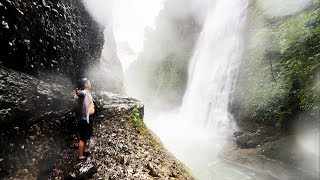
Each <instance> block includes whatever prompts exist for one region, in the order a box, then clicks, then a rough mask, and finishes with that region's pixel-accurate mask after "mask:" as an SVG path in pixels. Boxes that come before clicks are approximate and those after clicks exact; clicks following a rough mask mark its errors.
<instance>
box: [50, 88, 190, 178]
mask: <svg viewBox="0 0 320 180" xmlns="http://www.w3.org/2000/svg"><path fill="white" fill-rule="evenodd" d="M95 96H96V99H98V100H99V106H100V108H101V109H100V111H101V112H100V113H99V117H97V119H96V121H95V124H94V135H93V137H92V138H91V139H90V141H89V143H88V144H89V147H88V151H89V152H90V157H89V158H88V159H87V160H86V161H84V162H79V161H78V160H77V150H76V149H77V148H76V142H75V143H74V146H73V148H67V149H66V150H65V151H64V152H63V153H62V157H63V158H61V159H59V160H58V161H57V163H56V164H55V167H54V169H53V171H52V173H51V174H50V177H51V178H55V179H57V178H58V179H59V178H70V179H86V178H90V177H92V178H94V179H193V177H192V176H191V175H190V173H189V172H188V171H187V169H186V167H185V166H183V165H182V164H181V163H180V162H178V161H177V160H176V159H175V158H174V157H173V156H172V155H170V154H169V153H168V152H167V151H166V150H165V149H164V148H163V146H162V144H161V143H160V142H159V141H158V140H157V138H156V137H155V136H154V135H152V134H151V133H150V132H149V130H148V129H147V128H146V127H145V125H144V123H143V121H142V119H143V104H141V103H140V102H139V101H137V100H135V99H132V98H130V97H125V96H120V95H116V94H111V93H107V92H102V93H99V94H96V95H95ZM66 167H67V168H66Z"/></svg>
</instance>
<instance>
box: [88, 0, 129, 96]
mask: <svg viewBox="0 0 320 180" xmlns="http://www.w3.org/2000/svg"><path fill="white" fill-rule="evenodd" d="M83 3H84V5H85V7H86V9H87V11H88V12H89V13H90V15H91V16H92V18H93V19H94V20H95V21H96V22H98V24H100V25H101V26H102V28H104V30H103V35H104V45H103V49H102V52H101V57H100V61H99V63H97V64H94V65H91V66H90V69H89V70H88V73H87V74H86V76H87V77H89V79H90V80H91V81H92V86H93V89H95V90H107V91H111V92H114V93H123V88H124V87H123V70H122V66H121V63H120V60H119V58H118V55H117V49H116V43H115V39H114V33H113V17H112V8H113V5H114V1H113V0H84V1H83ZM93 43H94V42H93Z"/></svg>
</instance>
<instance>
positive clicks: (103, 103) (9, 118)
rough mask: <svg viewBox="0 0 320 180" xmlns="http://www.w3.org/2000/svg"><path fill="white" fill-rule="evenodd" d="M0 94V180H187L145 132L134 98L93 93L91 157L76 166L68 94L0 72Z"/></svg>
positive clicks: (75, 133) (178, 165) (184, 170)
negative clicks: (89, 179) (93, 117)
mask: <svg viewBox="0 0 320 180" xmlns="http://www.w3.org/2000/svg"><path fill="white" fill-rule="evenodd" d="M0 92H1V93H2V95H1V96H0V102H1V109H0V113H1V117H3V118H2V119H1V121H0V125H1V126H0V134H1V139H0V146H1V149H0V179H88V178H93V179H193V177H192V176H191V175H190V173H189V172H188V170H187V168H186V167H185V166H183V165H182V164H181V163H180V162H178V161H177V160H176V159H175V158H174V157H173V156H172V155H171V154H170V153H168V152H167V151H166V150H165V149H164V148H163V146H162V145H161V143H160V141H158V140H157V138H156V137H155V136H153V135H152V134H151V133H150V131H149V130H148V129H147V128H146V127H145V125H144V123H143V109H144V106H143V104H141V103H140V102H139V101H138V100H136V99H133V98H130V97H126V96H121V95H117V94H112V93H108V92H99V93H97V94H94V93H93V94H94V98H95V100H96V101H97V104H98V106H97V109H96V117H95V122H94V134H93V136H92V138H91V140H90V141H89V143H88V149H87V150H88V151H89V152H90V153H91V155H90V157H89V158H88V159H87V160H86V161H81V162H80V161H78V160H77V142H78V139H77V138H78V128H77V124H76V123H75V118H74V110H73V108H72V107H73V106H72V104H73V103H72V102H74V100H75V99H73V97H72V96H71V89H68V88H66V86H61V85H58V84H49V83H46V82H43V81H40V80H38V79H36V78H34V77H31V76H28V75H26V74H23V73H19V72H15V71H13V70H9V69H6V68H2V67H1V86H0ZM4 117H5V118H4Z"/></svg>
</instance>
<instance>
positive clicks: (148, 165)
mask: <svg viewBox="0 0 320 180" xmlns="http://www.w3.org/2000/svg"><path fill="white" fill-rule="evenodd" d="M147 168H148V169H149V171H150V172H149V174H150V175H151V176H153V177H159V175H158V173H157V170H156V168H154V166H153V165H152V163H148V164H147Z"/></svg>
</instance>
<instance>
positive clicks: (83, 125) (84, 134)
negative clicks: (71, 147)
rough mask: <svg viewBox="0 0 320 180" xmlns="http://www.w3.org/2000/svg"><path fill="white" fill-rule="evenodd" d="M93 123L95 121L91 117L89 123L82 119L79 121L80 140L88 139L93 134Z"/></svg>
mask: <svg viewBox="0 0 320 180" xmlns="http://www.w3.org/2000/svg"><path fill="white" fill-rule="evenodd" d="M92 125H93V121H92V119H91V118H90V121H89V124H88V123H87V121H86V120H80V122H79V131H80V140H82V141H87V140H89V139H90V137H91V135H92Z"/></svg>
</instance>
